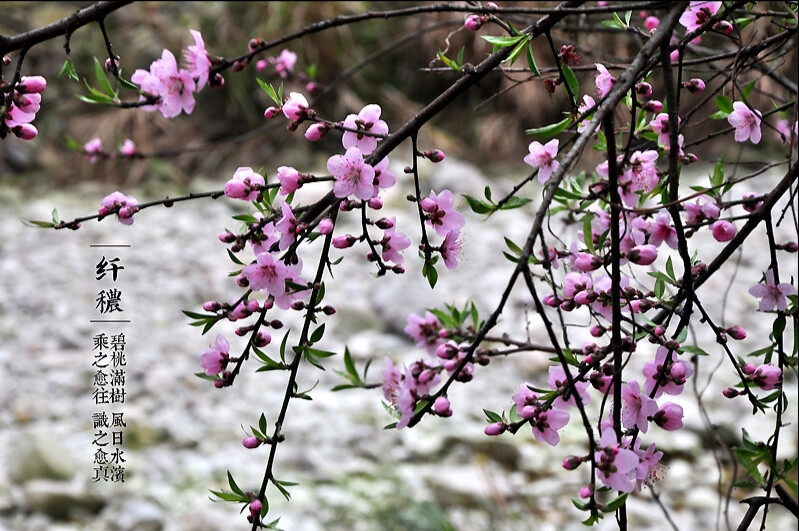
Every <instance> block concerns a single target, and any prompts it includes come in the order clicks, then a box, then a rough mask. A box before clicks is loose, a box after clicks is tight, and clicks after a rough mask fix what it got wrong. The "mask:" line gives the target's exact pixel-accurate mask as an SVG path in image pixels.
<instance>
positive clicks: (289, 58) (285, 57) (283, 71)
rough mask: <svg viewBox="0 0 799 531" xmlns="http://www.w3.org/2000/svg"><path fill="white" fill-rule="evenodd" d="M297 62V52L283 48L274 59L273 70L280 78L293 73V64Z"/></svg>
mask: <svg viewBox="0 0 799 531" xmlns="http://www.w3.org/2000/svg"><path fill="white" fill-rule="evenodd" d="M296 62H297V54H296V53H294V52H292V51H290V50H286V49H284V50H283V51H282V52H280V55H279V56H278V57H277V59H276V60H275V72H276V73H277V74H278V75H279V76H280V77H282V78H285V77H287V76H288V75H289V74H293V73H294V64H295V63H296Z"/></svg>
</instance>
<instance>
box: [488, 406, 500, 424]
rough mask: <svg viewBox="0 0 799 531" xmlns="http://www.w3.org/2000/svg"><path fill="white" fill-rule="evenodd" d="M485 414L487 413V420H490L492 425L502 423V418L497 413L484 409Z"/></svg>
mask: <svg viewBox="0 0 799 531" xmlns="http://www.w3.org/2000/svg"><path fill="white" fill-rule="evenodd" d="M483 413H485V415H486V419H487V420H488V422H492V423H493V422H502V416H501V415H499V414H498V413H495V412H493V411H489V410H487V409H484V410H483Z"/></svg>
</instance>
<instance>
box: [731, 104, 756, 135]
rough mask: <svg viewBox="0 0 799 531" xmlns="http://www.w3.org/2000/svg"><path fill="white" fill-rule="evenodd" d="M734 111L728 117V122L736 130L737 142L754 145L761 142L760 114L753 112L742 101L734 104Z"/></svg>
mask: <svg viewBox="0 0 799 531" xmlns="http://www.w3.org/2000/svg"><path fill="white" fill-rule="evenodd" d="M732 108H733V109H734V110H733V111H732V112H731V113H730V115H729V116H728V117H727V121H728V122H729V123H730V125H731V126H733V127H734V128H735V141H736V142H746V141H747V140H751V141H752V143H753V144H757V143H758V142H760V135H761V133H760V112H759V111H757V110H754V111H753V110H752V109H750V108H749V107H747V106H746V104H745V103H744V102H742V101H736V102H733V104H732Z"/></svg>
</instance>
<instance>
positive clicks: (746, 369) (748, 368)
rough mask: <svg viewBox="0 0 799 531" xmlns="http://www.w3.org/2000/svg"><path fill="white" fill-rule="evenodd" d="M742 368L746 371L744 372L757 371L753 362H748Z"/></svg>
mask: <svg viewBox="0 0 799 531" xmlns="http://www.w3.org/2000/svg"><path fill="white" fill-rule="evenodd" d="M741 370H742V371H743V372H744V374H752V373H753V372H755V366H754V365H752V364H751V363H747V364H746V365H744V366H743V367H741Z"/></svg>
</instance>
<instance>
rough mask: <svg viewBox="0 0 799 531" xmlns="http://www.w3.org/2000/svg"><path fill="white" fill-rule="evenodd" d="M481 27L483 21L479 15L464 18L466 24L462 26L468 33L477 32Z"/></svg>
mask: <svg viewBox="0 0 799 531" xmlns="http://www.w3.org/2000/svg"><path fill="white" fill-rule="evenodd" d="M482 25H483V20H482V19H481V18H480V16H479V15H469V16H468V17H466V22H464V23H463V26H464V27H465V28H466V29H467V30H469V31H477V30H478V29H480V26H482Z"/></svg>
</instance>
